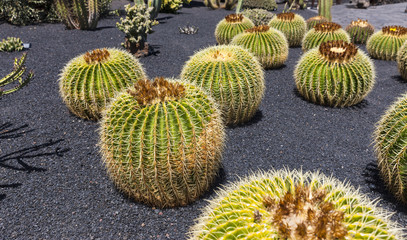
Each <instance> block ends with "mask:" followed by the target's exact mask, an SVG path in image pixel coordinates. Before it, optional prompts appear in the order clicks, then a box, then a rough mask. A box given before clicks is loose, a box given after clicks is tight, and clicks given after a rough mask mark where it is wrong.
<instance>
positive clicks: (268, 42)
mask: <svg viewBox="0 0 407 240" xmlns="http://www.w3.org/2000/svg"><path fill="white" fill-rule="evenodd" d="M230 44H233V45H239V46H242V47H244V48H246V49H247V50H249V51H250V52H251V53H253V54H254V56H256V57H257V59H258V60H259V62H260V63H261V64H262V66H263V67H264V68H265V69H269V68H277V67H280V66H281V65H283V64H284V62H285V61H286V60H287V57H288V42H287V39H286V38H285V36H284V34H283V33H282V32H280V31H278V30H277V29H274V28H270V27H269V26H267V25H262V26H257V27H253V28H249V29H247V30H245V31H244V32H243V33H240V34H238V35H236V36H235V37H234V38H233V39H232V42H231V43H230Z"/></svg>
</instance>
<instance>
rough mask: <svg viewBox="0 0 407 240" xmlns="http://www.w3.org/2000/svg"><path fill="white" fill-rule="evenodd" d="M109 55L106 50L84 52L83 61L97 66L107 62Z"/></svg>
mask: <svg viewBox="0 0 407 240" xmlns="http://www.w3.org/2000/svg"><path fill="white" fill-rule="evenodd" d="M109 57H110V53H109V51H108V50H107V49H106V48H103V49H95V50H93V51H92V52H86V53H85V55H83V59H84V60H85V62H86V63H87V64H97V63H101V62H104V61H106V60H108V59H109Z"/></svg>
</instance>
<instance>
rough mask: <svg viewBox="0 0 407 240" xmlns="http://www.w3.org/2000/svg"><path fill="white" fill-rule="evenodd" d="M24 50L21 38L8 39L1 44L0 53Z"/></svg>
mask: <svg viewBox="0 0 407 240" xmlns="http://www.w3.org/2000/svg"><path fill="white" fill-rule="evenodd" d="M23 48H24V47H23V42H22V41H21V39H20V38H15V37H7V39H3V40H2V41H1V42H0V52H14V51H22V50H23Z"/></svg>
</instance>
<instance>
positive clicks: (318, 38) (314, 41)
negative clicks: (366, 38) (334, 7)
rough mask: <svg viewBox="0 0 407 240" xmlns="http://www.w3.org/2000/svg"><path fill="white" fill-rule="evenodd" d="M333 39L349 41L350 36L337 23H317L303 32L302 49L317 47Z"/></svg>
mask: <svg viewBox="0 0 407 240" xmlns="http://www.w3.org/2000/svg"><path fill="white" fill-rule="evenodd" d="M333 40H343V41H345V42H350V37H349V34H348V33H347V32H346V31H345V30H343V29H342V27H341V25H339V24H336V23H333V22H328V23H319V24H317V25H315V27H314V28H313V29H311V30H309V31H308V32H307V33H306V34H305V36H304V38H303V40H302V51H304V52H306V51H308V50H310V49H313V48H315V47H318V46H319V45H321V43H324V42H327V41H333Z"/></svg>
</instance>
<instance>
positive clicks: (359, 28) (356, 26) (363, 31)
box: [346, 19, 374, 44]
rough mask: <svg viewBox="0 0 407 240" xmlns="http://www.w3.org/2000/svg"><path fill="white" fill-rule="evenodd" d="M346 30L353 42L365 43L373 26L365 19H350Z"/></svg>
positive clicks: (371, 32)
mask: <svg viewBox="0 0 407 240" xmlns="http://www.w3.org/2000/svg"><path fill="white" fill-rule="evenodd" d="M346 31H347V32H348V33H349V35H350V39H351V40H352V42H353V43H358V44H365V43H366V42H367V39H368V38H369V37H370V36H371V35H372V34H373V33H374V27H373V26H372V24H370V23H369V22H368V21H367V20H362V19H358V20H357V21H352V22H351V23H350V24H349V25H348V26H347V27H346Z"/></svg>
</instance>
